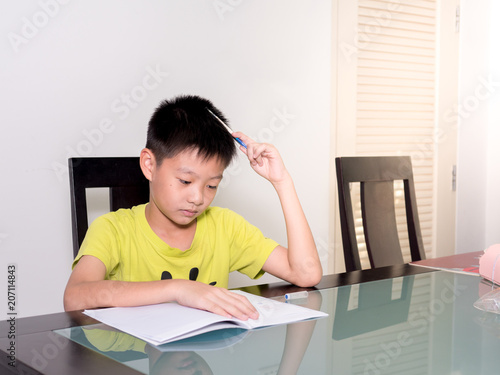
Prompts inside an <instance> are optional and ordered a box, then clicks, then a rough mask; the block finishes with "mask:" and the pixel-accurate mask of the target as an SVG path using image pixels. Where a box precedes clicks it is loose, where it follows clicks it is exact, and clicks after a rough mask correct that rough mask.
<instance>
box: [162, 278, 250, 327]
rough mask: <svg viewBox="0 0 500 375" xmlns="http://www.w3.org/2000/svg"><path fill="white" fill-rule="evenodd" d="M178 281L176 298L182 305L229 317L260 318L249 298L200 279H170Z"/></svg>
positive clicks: (241, 318)
mask: <svg viewBox="0 0 500 375" xmlns="http://www.w3.org/2000/svg"><path fill="white" fill-rule="evenodd" d="M168 282H169V283H176V284H178V285H175V286H174V288H175V290H176V293H175V300H176V301H177V303H179V304H180V305H184V306H189V307H194V308H197V309H200V310H206V311H210V312H213V313H215V314H218V315H222V316H226V317H228V318H231V317H235V318H237V319H240V320H248V319H258V317H259V313H258V312H257V310H256V309H255V307H254V306H253V305H252V304H251V303H250V301H248V299H247V298H245V297H244V296H241V295H239V294H236V293H233V292H231V291H229V290H227V289H224V288H218V287H215V286H212V285H207V284H204V283H201V282H199V281H191V280H180V279H176V280H175V279H174V280H169V281H168Z"/></svg>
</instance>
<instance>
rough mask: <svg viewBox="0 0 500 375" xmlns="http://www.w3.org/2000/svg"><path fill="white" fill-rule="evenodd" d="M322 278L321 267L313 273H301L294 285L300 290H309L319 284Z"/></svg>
mask: <svg viewBox="0 0 500 375" xmlns="http://www.w3.org/2000/svg"><path fill="white" fill-rule="evenodd" d="M322 277H323V270H322V268H321V265H320V266H319V267H318V268H317V269H315V270H314V271H312V270H311V271H309V272H305V273H302V274H301V275H300V277H298V279H297V280H296V282H294V284H295V285H297V286H300V287H301V288H311V287H313V286H316V285H318V284H319V282H320V281H321V279H322Z"/></svg>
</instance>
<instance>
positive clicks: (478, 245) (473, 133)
mask: <svg viewBox="0 0 500 375" xmlns="http://www.w3.org/2000/svg"><path fill="white" fill-rule="evenodd" d="M499 14H500V7H499V5H498V2H493V1H491V0H485V1H481V2H475V1H472V0H462V3H461V28H460V34H461V44H460V50H461V52H460V95H459V106H460V109H461V110H460V111H458V114H459V119H460V127H459V145H458V150H459V151H458V166H457V167H458V180H457V181H458V183H457V240H456V244H457V245H456V246H457V249H456V251H457V253H464V252H468V251H478V250H483V249H485V248H486V247H487V246H489V245H491V244H493V243H499V242H500V231H499V228H500V197H499V194H498V192H499V186H500V185H499V183H500V169H499V167H498V165H499V162H500V150H499V142H500V132H499V118H500V117H499V108H500V107H499V91H500V90H499V87H500V68H499V62H500V58H499V55H498V50H499V47H500V33H499V32H500V30H499V27H498V25H497V24H498V22H497V19H498V15H499Z"/></svg>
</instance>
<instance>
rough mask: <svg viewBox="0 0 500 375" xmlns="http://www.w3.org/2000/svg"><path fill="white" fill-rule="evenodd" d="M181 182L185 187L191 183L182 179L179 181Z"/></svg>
mask: <svg viewBox="0 0 500 375" xmlns="http://www.w3.org/2000/svg"><path fill="white" fill-rule="evenodd" d="M179 181H180V183H181V184H183V185H189V184H190V183H191V181H186V180H181V179H179Z"/></svg>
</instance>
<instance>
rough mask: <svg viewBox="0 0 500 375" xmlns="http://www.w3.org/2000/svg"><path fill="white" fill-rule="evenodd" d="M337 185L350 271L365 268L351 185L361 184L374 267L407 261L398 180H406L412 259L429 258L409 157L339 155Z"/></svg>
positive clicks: (363, 215)
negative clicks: (396, 188) (399, 217)
mask: <svg viewBox="0 0 500 375" xmlns="http://www.w3.org/2000/svg"><path fill="white" fill-rule="evenodd" d="M335 162H336V168H337V184H338V195H339V209H340V224H341V225H340V226H341V229H342V243H343V247H344V260H345V266H346V271H355V270H361V261H360V257H359V250H358V243H357V240H356V232H355V225H354V216H353V208H352V200H351V193H350V184H351V183H353V182H359V183H360V193H361V212H362V220H363V230H364V236H365V243H366V248H367V252H368V257H369V259H370V265H371V267H372V268H376V267H383V266H389V265H394V264H403V263H404V261H403V254H402V251H401V244H400V241H399V236H398V231H397V225H396V213H395V204H394V200H395V197H394V181H395V180H403V182H404V198H405V207H406V221H407V226H408V237H409V242H410V252H411V259H412V261H416V260H421V259H425V252H424V246H423V242H422V235H421V232H420V223H419V220H418V211H417V202H416V196H415V187H414V182H413V171H412V165H411V159H410V157H409V156H401V157H392V156H389V157H385V156H383V157H338V158H336V159H335Z"/></svg>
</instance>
